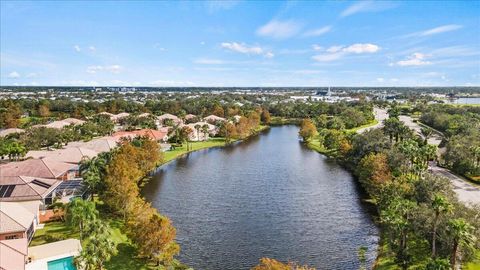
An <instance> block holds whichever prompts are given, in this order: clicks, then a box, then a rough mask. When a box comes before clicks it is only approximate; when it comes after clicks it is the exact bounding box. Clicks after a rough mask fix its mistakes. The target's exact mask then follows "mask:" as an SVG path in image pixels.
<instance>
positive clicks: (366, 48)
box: [342, 43, 380, 53]
mask: <svg viewBox="0 0 480 270" xmlns="http://www.w3.org/2000/svg"><path fill="white" fill-rule="evenodd" d="M378 50H380V47H379V46H378V45H375V44H371V43H364V44H362V43H357V44H353V45H350V46H348V47H346V48H343V49H342V51H344V52H348V53H374V52H377V51H378Z"/></svg>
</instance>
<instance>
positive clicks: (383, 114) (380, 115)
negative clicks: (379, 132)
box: [357, 108, 388, 133]
mask: <svg viewBox="0 0 480 270" xmlns="http://www.w3.org/2000/svg"><path fill="white" fill-rule="evenodd" d="M373 113H374V114H375V119H376V120H377V121H378V123H377V124H375V125H373V126H369V127H365V128H361V129H358V130H357V133H363V132H365V131H367V130H370V129H376V128H381V127H383V120H385V119H387V118H388V112H387V110H385V109H380V108H373Z"/></svg>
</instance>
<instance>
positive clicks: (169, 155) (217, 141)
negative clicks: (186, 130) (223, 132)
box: [163, 138, 225, 162]
mask: <svg viewBox="0 0 480 270" xmlns="http://www.w3.org/2000/svg"><path fill="white" fill-rule="evenodd" d="M224 145H225V139H224V138H211V139H209V140H208V141H205V142H191V143H190V148H191V149H190V151H187V145H186V144H183V145H182V146H181V147H176V148H175V150H171V151H167V152H165V153H163V156H164V159H165V162H169V161H171V160H173V159H176V158H177V157H179V156H181V155H183V154H185V153H188V152H193V151H197V150H200V149H205V148H210V147H218V146H224Z"/></svg>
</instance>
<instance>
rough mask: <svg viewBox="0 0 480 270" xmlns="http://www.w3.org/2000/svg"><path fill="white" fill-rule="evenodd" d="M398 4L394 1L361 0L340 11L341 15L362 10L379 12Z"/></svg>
mask: <svg viewBox="0 0 480 270" xmlns="http://www.w3.org/2000/svg"><path fill="white" fill-rule="evenodd" d="M395 6H397V3H395V2H393V1H368V0H361V1H358V2H356V3H355V4H352V5H350V6H349V7H347V8H346V9H344V10H343V11H342V13H340V17H342V18H343V17H347V16H351V15H354V14H357V13H361V12H378V11H383V10H387V9H391V8H394V7H395Z"/></svg>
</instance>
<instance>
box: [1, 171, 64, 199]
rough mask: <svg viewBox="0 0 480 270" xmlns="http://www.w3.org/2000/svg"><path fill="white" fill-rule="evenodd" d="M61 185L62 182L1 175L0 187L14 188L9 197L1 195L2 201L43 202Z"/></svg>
mask: <svg viewBox="0 0 480 270" xmlns="http://www.w3.org/2000/svg"><path fill="white" fill-rule="evenodd" d="M35 180H36V181H35ZM60 183H61V181H59V180H55V179H46V178H37V177H30V176H3V175H0V186H14V188H13V190H12V191H11V193H10V194H9V195H8V197H7V196H4V197H2V195H1V194H0V201H30V200H41V199H43V198H45V197H46V196H47V195H48V194H50V192H52V191H53V190H54V189H55V188H57V186H58V185H60Z"/></svg>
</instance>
